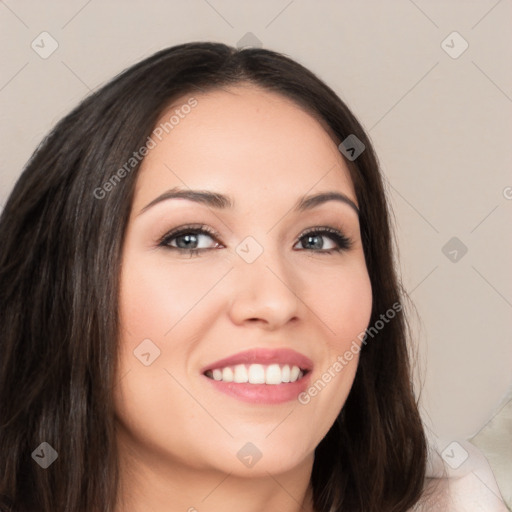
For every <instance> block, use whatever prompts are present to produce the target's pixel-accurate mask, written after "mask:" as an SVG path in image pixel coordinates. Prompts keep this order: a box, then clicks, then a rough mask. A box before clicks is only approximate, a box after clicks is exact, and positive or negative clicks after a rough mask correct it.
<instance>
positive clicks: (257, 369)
mask: <svg viewBox="0 0 512 512" xmlns="http://www.w3.org/2000/svg"><path fill="white" fill-rule="evenodd" d="M249 382H250V383H251V384H265V368H263V365H261V364H251V366H249Z"/></svg>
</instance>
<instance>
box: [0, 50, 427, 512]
mask: <svg viewBox="0 0 512 512" xmlns="http://www.w3.org/2000/svg"><path fill="white" fill-rule="evenodd" d="M240 82H248V83H251V84H254V85H256V86H259V87H262V88H264V89H266V90H270V91H274V92H276V93H278V94H281V95H284V96H286V97H288V98H291V99H292V100H294V101H295V102H296V103H297V104H298V105H300V106H301V107H304V108H306V109H307V110H308V111H309V112H310V113H311V114H312V115H314V116H315V117H316V118H318V119H319V120H320V121H321V122H322V123H323V124H324V126H326V128H327V129H328V130H329V132H330V133H331V134H332V136H334V137H335V138H336V139H337V141H339V142H341V141H343V140H344V139H345V138H346V137H347V136H349V135H355V136H356V137H357V138H358V139H359V140H360V141H362V142H363V144H364V145H365V150H364V152H363V153H362V154H361V155H360V156H359V157H358V158H357V159H356V160H354V161H349V160H350V159H347V165H348V167H349V169H350V173H351V177H352V180H353V183H354V187H355V191H356V195H357V200H358V203H359V207H360V226H361V235H362V240H363V247H364V254H365V258H366V263H367V268H368V272H369V276H370V279H371V284H372V289H373V311H372V317H371V320H370V325H374V324H375V322H376V321H378V320H379V315H381V314H382V313H383V312H384V311H386V310H388V309H389V308H390V307H391V305H393V304H395V303H397V302H400V301H401V298H402V294H401V289H400V285H399V281H398V279H397V275H396V273H395V270H394V266H393V243H392V232H391V229H390V216H389V213H388V209H387V202H386V198H385V193H384V188H383V183H382V177H381V174H380V171H379V165H378V162H377V159H376V156H375V154H374V151H373V149H372V145H371V143H370V141H369V139H368V137H367V135H366V134H365V132H364V130H363V128H362V126H361V125H360V124H359V122H358V121H357V120H356V118H355V117H354V115H353V114H352V113H351V112H350V110H349V109H348V108H347V106H346V105H345V104H344V103H343V102H342V101H341V100H340V98H339V97H338V96H337V95H336V94H335V93H334V92H333V90H332V89H330V88H329V87H328V86H327V85H325V84H324V83H323V82H322V81H321V80H320V79H318V78H317V77H316V76H315V75H314V74H313V73H311V72H310V71H309V70H307V69H306V68H304V67H303V66H301V65H300V64H298V63H297V62H295V61H293V60H292V59H290V58H288V57H286V56H285V55H282V54H279V53H276V52H272V51H269V50H264V49H255V48H254V49H253V48H246V49H243V50H237V49H236V48H232V47H229V46H226V45H224V44H217V43H208V42H195V43H188V44H182V45H179V46H175V47H172V48H168V49H165V50H162V51H160V52H158V53H156V54H154V55H153V56H151V57H149V58H147V59H145V60H144V61H142V62H140V63H138V64H136V65H134V66H132V67H131V68H129V69H128V70H126V71H124V72H123V73H121V74H120V75H118V76H117V77H115V78H114V79H113V80H112V81H110V82H109V83H107V84H106V85H105V86H103V87H102V88H101V89H99V90H98V91H96V92H95V93H94V94H92V95H90V96H89V97H87V98H86V99H85V100H84V101H83V102H82V103H81V104H80V105H79V106H78V107H77V108H75V109H74V110H73V111H72V112H71V113H70V114H68V115H67V116H66V117H65V118H64V119H62V120H61V121H60V122H59V123H58V124H57V125H56V127H55V128H54V129H53V130H52V131H51V133H50V134H49V135H48V136H47V137H46V139H45V140H44V141H43V142H42V143H41V145H40V147H38V148H37V150H36V151H35V153H34V155H33V156H32V158H31V160H30V161H29V162H28V164H27V166H26V168H25V170H24V172H23V173H22V175H21V177H20V178H19V180H18V181H17V183H16V185H15V187H14V190H13V191H12V193H11V195H10V196H9V199H8V201H7V204H6V205H5V208H4V210H3V212H2V215H1V217H0V240H1V244H2V247H1V251H0V353H1V360H0V454H1V457H0V509H1V510H12V511H14V512H33V511H38V512H55V511H66V512H68V511H69V512H91V511H100V510H101V511H105V512H113V511H114V510H115V505H116V499H117V487H118V457H117V453H116V442H115V422H114V407H113V398H112V390H113V387H114V386H115V384H116V354H117V340H118V328H119V325H118V290H119V269H120V258H121V248H122V243H123V237H124V233H125V229H126V225H127V221H128V217H129V213H130V209H131V203H132V198H133V193H134V186H135V182H136V179H137V172H138V169H139V164H137V165H135V166H134V167H133V169H131V170H130V171H129V172H125V173H124V174H123V179H120V180H117V181H116V183H115V186H113V187H112V190H111V191H109V193H101V194H99V193H98V192H97V191H98V190H99V189H101V188H102V187H103V186H104V184H105V183H106V182H107V181H108V180H109V179H111V178H112V176H113V175H114V174H116V173H118V170H119V169H120V168H122V166H123V165H124V164H125V163H126V162H127V161H129V159H130V157H132V155H133V153H134V152H135V151H137V149H138V148H140V147H142V146H143V145H144V144H145V143H146V142H147V138H148V136H149V135H150V134H151V133H152V131H153V129H154V127H155V125H156V122H157V120H158V118H159V117H160V115H161V113H162V112H163V111H164V110H165V108H166V107H167V106H168V105H169V104H170V102H171V101H172V100H173V99H175V98H178V97H181V96H183V95H185V94H190V93H192V94H193V93H197V92H198V91H209V90H213V89H215V88H218V87H223V86H228V85H231V84H237V83H240ZM118 176H119V174H118ZM95 191H96V192H95ZM407 332H408V331H407V323H406V318H405V316H404V313H403V311H399V312H397V314H396V316H395V317H394V318H393V320H392V321H390V322H387V323H386V324H385V325H384V327H383V328H382V329H380V330H379V332H378V333H377V334H376V335H375V336H374V337H373V339H372V340H371V342H369V343H366V344H364V346H363V347H362V350H361V354H360V362H359V367H358V370H357V374H356V377H355V380H354V383H353V387H352V389H351V391H350V394H349V396H348V399H347V401H346V403H345V405H344V407H343V409H342V411H341V413H340V415H339V416H338V418H337V419H336V421H335V423H334V424H333V426H332V428H331V429H330V431H329V432H328V434H327V435H326V436H325V438H324V439H323V440H322V441H321V443H320V444H319V445H318V447H317V449H316V451H315V460H314V465H313V473H312V485H313V493H314V504H315V510H316V511H318V512H341V511H344V512H346V511H351V512H377V511H378V512H391V511H393V512H404V511H406V510H407V509H409V508H410V507H411V506H412V505H413V504H414V503H416V502H417V501H418V499H419V496H420V494H421V490H422V487H423V483H424V477H425V466H426V440H425V435H424V430H423V426H422V422H421V419H420V415H419V413H418V407H417V401H416V399H415V396H414V393H413V389H412V383H411V374H410V367H409V356H408V348H407V339H408V336H407ZM43 442H46V443H48V444H49V445H50V446H51V447H52V448H53V449H54V450H55V451H56V452H57V454H58V457H57V459H56V460H55V461H54V462H53V464H51V465H50V466H49V467H48V468H46V469H44V468H43V467H41V466H40V465H39V464H37V463H36V462H35V458H34V457H33V453H34V451H35V450H36V449H39V450H41V448H39V447H40V445H41V443H43ZM44 446H46V445H44ZM46 449H48V448H46Z"/></svg>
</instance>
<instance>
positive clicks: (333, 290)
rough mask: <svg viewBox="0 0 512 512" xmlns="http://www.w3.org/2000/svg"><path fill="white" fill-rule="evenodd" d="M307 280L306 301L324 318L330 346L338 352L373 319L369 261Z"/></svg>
mask: <svg viewBox="0 0 512 512" xmlns="http://www.w3.org/2000/svg"><path fill="white" fill-rule="evenodd" d="M307 280H308V281H307V282H308V283H309V284H308V285H307V288H306V289H308V290H309V291H308V293H307V297H306V300H305V302H306V303H307V304H308V305H310V306H311V309H312V311H313V312H314V313H316V315H317V316H318V317H319V319H320V320H321V321H322V324H323V327H324V332H325V335H326V338H325V339H326V342H327V347H328V349H329V350H330V351H331V352H332V351H333V350H334V351H336V352H338V353H339V351H341V350H345V347H346V346H347V344H348V345H350V343H351V342H352V341H353V340H354V339H356V340H357V339H358V335H360V334H361V333H362V332H364V331H365V330H366V328H367V326H368V323H369V321H370V317H371V311H372V287H371V283H370V278H369V276H368V272H367V269H366V265H365V264H364V261H360V260H356V261H353V262H351V264H350V265H347V266H345V267H341V266H340V267H339V268H338V269H336V271H333V272H329V273H324V274H321V273H320V274H317V276H316V279H314V280H312V279H311V277H308V278H307ZM304 282H306V281H304Z"/></svg>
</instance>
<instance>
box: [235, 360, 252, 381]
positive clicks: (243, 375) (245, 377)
mask: <svg viewBox="0 0 512 512" xmlns="http://www.w3.org/2000/svg"><path fill="white" fill-rule="evenodd" d="M233 382H236V383H238V384H243V383H244V382H249V374H248V373H247V368H246V367H245V365H243V364H237V365H236V366H235V374H234V376H233Z"/></svg>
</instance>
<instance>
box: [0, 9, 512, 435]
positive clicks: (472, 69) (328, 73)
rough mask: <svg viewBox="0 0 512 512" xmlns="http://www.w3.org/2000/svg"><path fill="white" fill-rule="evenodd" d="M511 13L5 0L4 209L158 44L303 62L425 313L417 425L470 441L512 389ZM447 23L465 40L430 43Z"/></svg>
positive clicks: (443, 34)
mask: <svg viewBox="0 0 512 512" xmlns="http://www.w3.org/2000/svg"><path fill="white" fill-rule="evenodd" d="M242 4H243V6H244V8H243V9H242V7H241V5H242ZM511 20H512V2H510V1H507V0H505V1H502V2H496V1H495V0H488V1H487V0H486V1H484V0H482V1H471V2H469V1H449V2H447V1H440V0H439V1H435V2H434V1H432V2H427V1H425V0H423V1H420V0H416V1H415V3H413V2H412V1H406V0H393V1H387V2H381V1H378V0H373V1H364V2H361V1H343V2H341V1H339V2H333V1H331V2H329V1H322V2H313V1H298V0H296V1H293V2H289V1H288V0H283V1H273V2H271V1H258V2H256V1H253V2H236V1H234V0H210V1H209V2H206V1H202V0H194V1H189V2H184V1H179V2H178V1H168V2H164V1H152V2H142V1H124V2H121V1H118V2H114V1H100V0H92V1H91V2H87V1H86V0H83V1H79V2H76V1H66V2H64V1H62V2H56V1H54V0H52V1H50V0H46V1H45V2H35V1H22V0H18V1H14V0H5V1H4V2H2V3H0V25H1V30H0V38H1V44H0V59H1V63H2V67H1V69H2V74H1V79H0V104H1V112H2V118H1V141H2V151H1V152H0V162H1V174H0V205H1V204H3V203H4V202H5V200H6V198H7V195H8V194H9V192H10V190H11V189H12V186H13V184H14V182H15V180H16V179H17V177H18V176H19V174H20V172H21V169H22V167H23V165H24V163H25V161H26V160H27V159H28V157H29V156H30V154H31V153H32V151H33V150H34V148H35V147H36V145H37V144H38V143H39V142H40V140H41V138H42V137H43V136H44V134H45V133H46V132H47V131H48V130H49V128H50V127H51V126H52V125H53V124H54V123H55V122H56V121H57V120H58V119H59V118H60V117H61V116H63V115H64V114H65V113H66V112H68V111H69V110H70V109H71V108H72V107H73V106H75V105H76V104H77V102H78V101H79V100H80V99H81V98H82V97H83V96H84V95H85V94H87V93H88V92H89V90H90V89H95V88H97V87H99V86H100V85H101V84H103V83H104V82H105V81H107V80H108V79H109V78H110V77H112V76H113V75H114V74H115V73H117V72H119V71H121V70H122V69H123V68H125V67H127V66H129V65H131V64H133V63H135V62H136V61H138V60H140V59H141V58H143V57H146V56H149V55H150V54H151V53H153V52H154V51H157V50H159V49H162V48H164V47H166V46H171V45H174V44H178V43H183V42H188V41H193V40H213V41H221V42H225V43H228V44H231V45H236V44H237V42H238V41H239V40H240V39H241V38H242V37H243V36H244V35H245V34H246V33H247V32H253V33H254V34H255V35H256V37H257V38H258V39H259V40H261V42H262V44H263V46H264V47H267V48H270V49H273V50H278V51H282V52H285V53H287V54H288V55H290V56H291V57H293V58H295V59H297V60H298V61H300V62H301V63H303V64H304V65H306V66H307V67H309V68H311V69H312V70H313V71H315V72H316V73H317V74H318V75H319V76H320V77H321V78H322V79H324V80H325V81H326V82H327V83H328V84H329V85H330V86H331V87H332V88H333V89H334V90H336V91H337V93H338V94H339V95H340V96H341V97H342V98H343V99H344V100H345V101H346V102H347V103H348V105H349V106H350V107H351V108H352V109H353V111H354V112H355V114H356V115H357V116H358V117H359V119H360V120H361V122H362V123H363V125H364V126H365V127H366V129H367V130H368V131H369V134H370V137H371V138H372V140H373V142H374V144H375V147H376V150H377V153H378V155H379V157H380V160H381V163H382V167H383V171H384V173H385V176H386V179H387V182H388V189H389V197H390V200H391V202H392V205H393V208H394V211H395V215H396V222H397V226H398V241H399V246H400V257H401V269H402V273H403V280H404V284H405V286H406V288H407V289H408V290H409V292H410V293H411V297H412V299H413V301H414V302H415V304H416V307H417V310H418V313H419V316H420V318H421V329H420V325H419V322H415V324H416V331H417V333H418V340H419V343H420V348H421V354H422V358H423V361H424V364H423V366H424V372H425V375H424V379H425V386H424V391H423V406H424V416H425V420H426V421H427V422H428V423H429V424H430V426H431V427H430V428H431V430H432V436H433V437H438V438H440V439H442V440H451V439H457V438H460V439H462V438H469V437H471V436H473V435H474V434H476V433H477V432H478V431H479V430H480V429H481V428H482V427H483V426H484V425H485V424H486V423H487V422H488V420H489V419H490V418H491V417H492V415H493V414H494V412H495V411H496V410H498V408H499V407H500V406H502V405H503V400H504V397H505V396H506V392H507V390H508V389H509V388H510V386H511V384H512V371H511V369H512V342H511V341H512V326H511V321H510V319H511V316H512V315H511V313H512V279H511V275H512V272H511V266H510V262H511V261H512V257H511V256H512V236H511V229H510V220H511V213H512V188H510V187H512V173H511V169H512V165H511V164H512V152H511V151H510V147H511V143H510V140H511V135H512V67H511V66H510V62H512V44H511V43H512V30H511ZM43 31H46V32H48V33H49V34H51V37H52V38H54V39H55V40H56V41H57V43H58V48H57V50H56V51H55V52H54V53H53V54H51V55H50V56H48V57H47V58H45V59H43V58H41V56H40V55H39V54H38V53H36V51H34V50H33V49H32V47H31V43H32V41H34V40H35V43H34V45H39V48H38V51H39V52H43V51H49V50H50V49H51V44H52V43H51V41H50V39H49V38H48V36H42V37H45V39H44V43H42V42H41V37H39V38H38V37H37V36H38V35H39V34H40V33H41V32H43ZM453 31H457V32H458V33H460V35H461V36H462V38H463V39H458V38H457V37H458V36H455V37H454V36H450V37H448V39H447V40H446V42H445V43H442V42H443V40H445V39H446V38H447V36H448V35H449V34H451V33H452V32H453ZM464 40H465V41H467V43H468V45H469V46H468V48H467V49H466V51H464V53H462V54H461V55H460V56H458V55H457V53H458V52H459V51H460V50H462V49H463V48H464V45H465V43H464ZM43 44H44V48H43ZM445 50H446V51H445ZM447 52H448V53H447ZM449 53H451V54H452V56H450V55H449ZM454 57H457V58H454ZM507 187H509V188H507ZM452 237H457V238H458V239H459V240H460V241H461V242H462V243H463V244H464V245H465V246H466V247H467V253H466V254H465V255H464V256H463V257H462V258H460V254H461V252H460V248H457V247H456V246H455V245H454V246H453V247H452V246H449V247H448V249H446V250H445V252H447V253H449V252H451V253H452V254H451V256H452V257H453V256H455V253H454V252H453V250H457V251H459V252H458V253H457V257H458V258H460V260H459V261H457V262H452V261H450V260H449V259H448V257H447V256H445V254H444V253H443V251H442V248H443V247H444V246H445V244H447V243H448V241H449V240H450V239H452ZM442 442H444V441H442Z"/></svg>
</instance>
